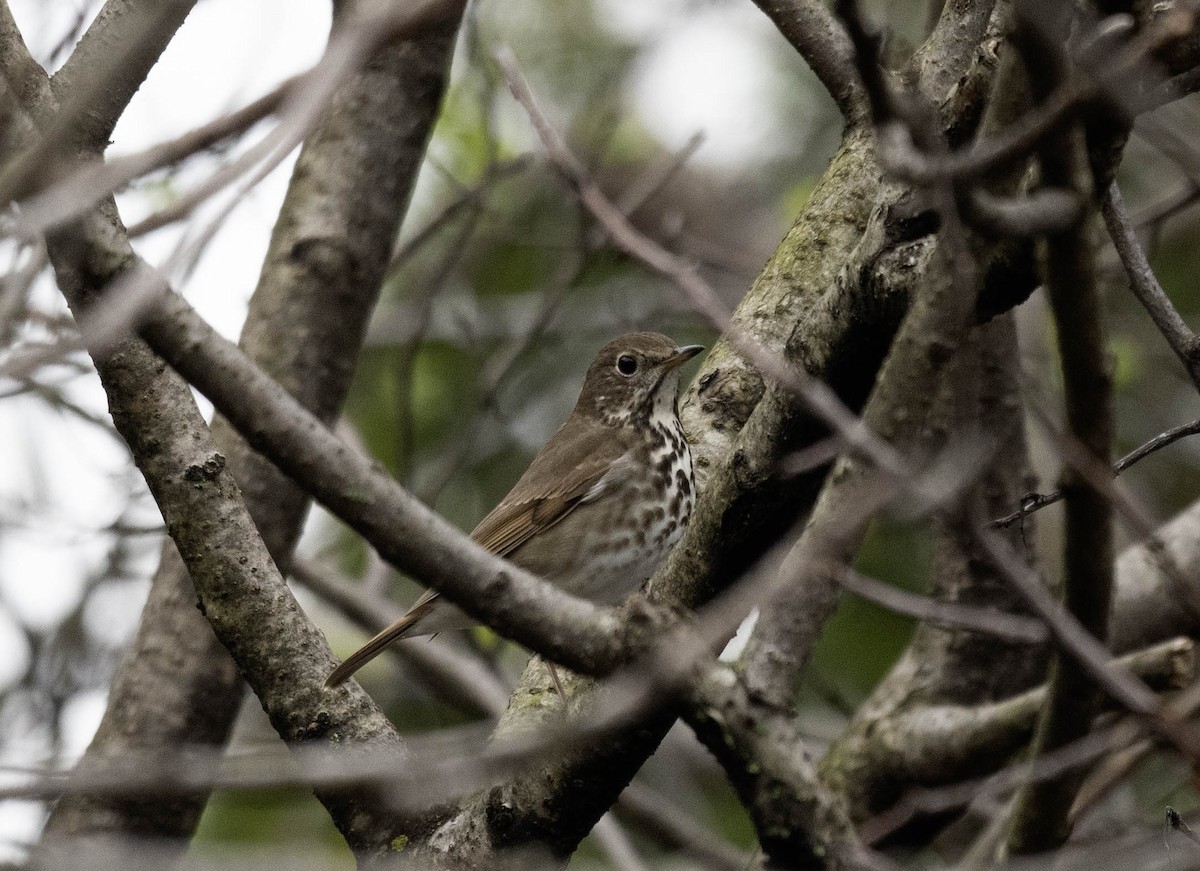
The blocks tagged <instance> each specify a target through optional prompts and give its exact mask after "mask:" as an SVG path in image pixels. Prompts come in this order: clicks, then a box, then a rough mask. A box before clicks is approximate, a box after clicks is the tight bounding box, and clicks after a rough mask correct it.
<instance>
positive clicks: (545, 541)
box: [511, 469, 692, 605]
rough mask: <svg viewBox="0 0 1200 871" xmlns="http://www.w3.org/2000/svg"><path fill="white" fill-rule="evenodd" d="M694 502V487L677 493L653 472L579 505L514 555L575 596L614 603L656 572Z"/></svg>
mask: <svg viewBox="0 0 1200 871" xmlns="http://www.w3.org/2000/svg"><path fill="white" fill-rule="evenodd" d="M673 471H674V470H673V469H672V470H671V472H672V473H673ZM691 507H692V498H691V494H690V492H689V493H687V494H685V495H684V496H683V498H679V496H678V494H676V493H674V492H672V491H671V489H670V488H668V487H667V485H666V484H665V482H664V481H663V477H662V476H660V475H657V474H656V475H651V476H648V477H647V479H645V480H642V481H640V482H637V483H635V484H631V485H630V486H629V487H627V488H623V491H622V492H616V493H606V494H605V495H604V496H603V497H602V498H600V499H598V500H596V501H595V502H593V503H589V504H586V505H581V506H579V507H578V508H576V509H575V510H574V511H573V512H571V514H570V515H568V516H567V517H566V518H564V520H563V521H562V522H561V523H560V524H558V526H556V527H554V530H553V531H554V533H555V534H554V535H552V536H542V537H541V539H542V540H541V541H540V542H535V541H531V542H530V543H529V545H527V546H525V547H522V548H520V549H518V551H516V552H515V553H514V554H512V555H511V558H512V559H513V561H514V562H516V563H518V564H519V565H521V566H522V567H524V568H527V569H529V570H530V571H532V572H534V573H535V574H538V575H541V576H542V577H544V578H546V580H548V581H550V582H551V583H553V584H555V585H556V586H559V587H561V588H563V589H564V590H567V591H569V592H571V593H573V594H575V595H577V596H582V597H584V598H587V599H591V600H592V601H594V602H597V603H599V604H604V605H615V604H618V603H620V602H622V601H624V599H625V598H626V597H627V596H629V594H630V593H633V592H635V591H636V590H638V589H640V588H641V586H642V584H644V583H645V582H646V580H647V579H648V578H649V577H650V576H651V575H652V574H654V571H655V570H656V569H657V568H658V567H659V565H660V564H661V563H662V561H663V560H664V559H665V558H666V556H667V554H668V553H669V552H670V550H671V548H672V547H674V546H675V544H676V542H678V541H679V538H680V536H682V535H683V529H684V525H685V524H686V522H687V517H688V514H689V513H690V512H691ZM530 545H532V546H530Z"/></svg>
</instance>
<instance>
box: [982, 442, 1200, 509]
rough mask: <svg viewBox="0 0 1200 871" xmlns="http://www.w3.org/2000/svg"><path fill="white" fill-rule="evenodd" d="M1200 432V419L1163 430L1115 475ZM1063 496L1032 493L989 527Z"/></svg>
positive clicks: (1126, 458)
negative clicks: (1018, 505)
mask: <svg viewBox="0 0 1200 871" xmlns="http://www.w3.org/2000/svg"><path fill="white" fill-rule="evenodd" d="M1196 433H1200V419H1197V420H1193V421H1190V422H1188V423H1185V424H1181V425H1179V426H1177V427H1174V428H1173V429H1169V430H1167V431H1166V432H1161V433H1159V434H1158V435H1156V436H1155V437H1154V438H1152V439H1150V440H1149V441H1148V442H1146V443H1145V444H1142V445H1140V446H1138V447H1137V448H1134V449H1133V450H1132V451H1130V452H1129V453H1128V454H1126V455H1125V456H1123V457H1121V459H1119V460H1117V462H1116V463H1115V464H1114V465H1113V475H1114V476H1115V475H1120V474H1121V473H1122V472H1124V471H1125V470H1126V469H1128V468H1129V467H1130V466H1132V465H1133V464H1134V463H1137V462H1138V461H1139V460H1143V459H1145V458H1146V457H1148V456H1150V455H1151V454H1153V453H1155V452H1156V451H1159V450H1162V449H1163V448H1165V447H1166V446H1167V445H1170V444H1174V443H1175V442H1177V441H1179V440H1180V439H1181V438H1185V437H1186V436H1190V435H1195V434H1196ZM1062 498H1063V491H1062V490H1051V491H1050V492H1049V493H1030V494H1028V495H1026V496H1025V497H1024V498H1023V499H1022V500H1021V507H1020V508H1018V509H1017V510H1016V511H1014V512H1012V513H1011V514H1006V515H1004V516H1003V517H997V518H996V519H995V520H990V521H988V524H987V525H988V528H989V529H1003V528H1005V527H1008V526H1012V525H1013V524H1014V523H1016V522H1017V521H1018V520H1022V519H1024V518H1025V517H1027V516H1029V515H1030V514H1033V513H1034V512H1035V511H1041V510H1042V509H1043V508H1046V507H1047V506H1050V505H1053V504H1054V503H1056V502H1059V501H1061V500H1062Z"/></svg>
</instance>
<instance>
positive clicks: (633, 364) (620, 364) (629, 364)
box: [617, 354, 637, 378]
mask: <svg viewBox="0 0 1200 871" xmlns="http://www.w3.org/2000/svg"><path fill="white" fill-rule="evenodd" d="M617 371H618V372H620V373H621V374H622V375H624V376H625V377H626V378H628V377H629V376H630V375H632V374H633V373H634V372H636V371H637V360H635V359H633V358H632V357H630V356H629V355H628V354H622V355H621V356H620V357H618V358H617Z"/></svg>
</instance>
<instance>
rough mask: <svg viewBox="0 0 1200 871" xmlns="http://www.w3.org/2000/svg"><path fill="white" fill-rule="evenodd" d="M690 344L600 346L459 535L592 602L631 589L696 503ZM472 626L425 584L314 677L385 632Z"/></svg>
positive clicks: (371, 647) (341, 673)
mask: <svg viewBox="0 0 1200 871" xmlns="http://www.w3.org/2000/svg"><path fill="white" fill-rule="evenodd" d="M702 350H704V349H703V348H702V347H701V346H699V345H686V346H684V347H678V346H676V344H675V343H674V342H672V341H671V340H670V339H668V338H667V337H666V336H663V335H660V334H659V333H630V334H629V335H627V336H622V337H621V338H619V339H614V340H613V341H611V342H609V343H608V344H607V345H605V346H604V347H603V348H601V349H600V353H599V354H598V355H597V356H596V359H595V360H594V361H593V362H592V365H591V367H590V368H589V369H588V372H587V377H586V378H585V379H584V382H583V390H582V392H580V394H579V400H578V401H577V402H576V403H575V409H574V410H573V411H572V412H571V415H570V416H569V417H568V418H567V420H566V422H565V423H564V424H563V425H562V426H561V427H560V428H559V430H558V432H556V433H555V434H554V436H553V437H552V438H551V439H550V441H548V442H547V443H546V445H545V447H543V448H542V449H541V451H539V452H538V455H537V456H536V457H534V459H533V463H532V464H530V466H529V468H528V469H527V470H526V471H525V474H524V475H522V476H521V479H520V480H519V481H517V483H516V486H514V487H513V488H512V490H511V491H510V492H509V494H508V495H507V496H505V497H504V499H503V500H502V501H501V502H500V504H499V505H497V506H496V507H495V508H494V509H493V510H492V512H491V513H490V514H488V516H487V517H485V518H483V521H482V522H481V523H480V524H479V525H478V526H477V527H475V531H474V532H472V533H471V537H472V538H474V539H475V540H476V541H477V542H479V543H480V544H481V545H483V546H484V547H486V548H487V549H488V550H490V551H492V552H493V553H496V554H499V555H500V556H503V557H506V558H507V559H509V560H511V561H512V562H514V563H516V564H517V565H519V566H520V567H521V568H523V569H526V570H528V571H530V572H533V573H534V574H536V575H540V576H541V577H543V578H545V579H546V580H547V581H549V582H550V583H552V584H555V585H557V586H559V587H562V588H563V589H564V590H567V591H569V592H571V593H574V594H575V595H577V596H583V597H585V598H588V599H591V600H593V601H595V602H597V603H600V604H606V605H615V604H617V603H619V602H621V601H622V600H624V599H625V597H626V596H628V595H629V594H630V593H632V592H633V591H635V590H637V589H638V588H639V587H641V585H642V584H643V582H645V580H646V579H647V578H648V577H650V575H651V574H653V572H654V570H655V569H656V568H657V567H658V564H659V563H660V562H662V560H663V558H664V557H666V555H667V553H668V552H669V551H670V550H671V548H672V547H673V546H674V544H675V542H676V541H678V540H679V537H680V536H681V535H682V534H683V527H684V525H685V524H686V523H687V520H688V516H689V515H690V514H691V513H692V506H693V505H694V504H695V501H696V496H695V487H694V484H693V480H692V454H691V451H690V450H689V449H688V444H687V441H686V440H685V439H684V437H683V428H682V427H681V426H680V425H679V417H678V414H677V409H676V394H677V393H678V388H679V367H680V366H681V365H682V364H684V363H686V362H687V361H688V360H690V359H691V358H692V357H694V356H696V355H697V354H698V353H700V352H701V351H702ZM472 623H473V621H472V620H471V619H470V618H469V617H467V615H466V614H464V613H463V612H462V611H460V610H458V609H457V608H455V607H454V606H453V605H451V604H449V603H447V602H445V601H443V600H442V599H441V597H440V596H439V595H438V594H437V593H436V592H435V591H433V590H430V591H429V592H427V593H425V595H423V596H422V597H421V598H420V599H418V600H417V603H416V604H415V605H413V607H412V608H411V609H410V610H409V611H408V613H406V614H405V615H404V616H403V617H401V618H400V619H399V620H397V621H396V622H395V623H393V624H392V625H391V626H389V627H388V628H386V629H384V630H383V631H382V632H380V633H379V634H378V635H376V636H375V637H374V638H372V639H371V640H370V641H368V642H367V643H366V644H364V645H363V646H362V647H361V648H359V650H357V651H356V652H355V653H353V654H352V655H351V656H350V658H349V659H347V660H346V661H345V662H343V663H342V664H341V665H340V666H338V667H337V668H336V669H335V670H334V672H333V673H332V674H331V675H329V679H328V680H326V682H325V685H326V686H327V687H332V686H337V685H338V684H340V683H342V682H343V681H345V680H346V679H347V678H348V677H350V675H352V674H354V672H356V671H357V670H358V669H359V668H361V667H362V666H363V665H365V664H366V663H367V662H369V661H370V660H372V659H374V658H375V657H376V656H377V655H378V654H379V653H380V652H381V651H382V650H383V649H384V648H385V647H386V646H387V645H388V644H390V643H391V642H392V641H394V640H396V639H397V638H404V637H406V636H411V635H430V634H433V633H435V632H442V631H445V630H449V629H461V628H465V627H467V626H470V625H472Z"/></svg>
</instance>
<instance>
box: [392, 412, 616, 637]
mask: <svg viewBox="0 0 1200 871" xmlns="http://www.w3.org/2000/svg"><path fill="white" fill-rule="evenodd" d="M632 444H633V439H632V437H631V434H629V433H627V432H625V431H624V430H620V429H616V428H612V427H598V426H596V425H595V421H588V420H586V419H582V418H578V417H576V416H574V415H572V416H571V417H569V418H568V419H567V422H566V423H564V424H563V425H562V427H561V428H559V430H558V432H556V433H555V434H554V435H553V436H552V437H551V439H550V441H548V442H546V444H545V446H544V447H543V448H542V449H541V450H540V451H538V455H537V456H536V457H534V458H533V462H532V463H530V464H529V468H528V469H526V470H525V474H524V475H522V476H521V478H520V480H519V481H517V483H516V484H514V485H513V488H512V490H510V491H509V493H508V495H507V496H505V497H504V499H503V500H501V502H500V504H499V505H497V506H496V507H495V508H493V509H492V511H491V513H490V514H488V515H487V517H485V518H483V520H481V521H480V522H479V525H478V526H476V527H475V531H474V532H472V533H471V537H472V538H473V539H475V540H476V541H477V542H479V543H480V544H481V545H483V546H484V547H485V548H487V549H488V550H490V551H491V552H492V553H494V554H497V555H498V556H507V555H508V554H510V553H512V552H513V551H514V550H516V549H517V548H518V547H520V546H521V545H522V544H524V543H525V542H526V541H528V540H529V539H530V537H532V536H534V535H536V534H537V533H538V532H541V531H542V530H543V529H549V528H550V527H551V526H553V525H554V524H556V523H558V522H559V521H560V520H562V519H563V518H564V517H566V516H567V515H568V514H570V513H571V510H572V509H574V508H575V507H576V506H579V505H584V504H586V503H588V502H590V501H592V500H593V499H595V498H597V497H598V496H599V495H600V494H601V493H603V492H604V491H605V490H606V489H607V488H608V487H611V486H613V485H615V484H616V483H618V482H619V481H621V480H623V478H624V477H625V476H627V475H630V474H632V468H631V467H630V465H629V464H626V463H623V462H621V459H622V457H624V456H625V455H626V454H628V453H629V448H630V447H631V446H632ZM438 598H441V594H439V593H438V591H437V590H426V591H425V592H424V593H423V594H422V595H421V597H420V598H419V599H417V601H416V602H415V603H413V606H412V608H411V609H409V612H408V613H409V614H414V613H417V612H419V611H421V609H423V608H424V607H425V606H426V605H428V604H429V603H430V602H432V601H433V600H434V599H438ZM405 616H406V617H407V615H405ZM402 619H403V618H402ZM417 628H419V627H418V626H417V625H416V623H415V621H413V622H412V623H410V624H408V625H407V626H406V628H405V630H404V631H405V632H406V633H407V632H408V631H409V630H410V629H417ZM394 637H396V638H399V637H401V636H400V635H397V636H394Z"/></svg>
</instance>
